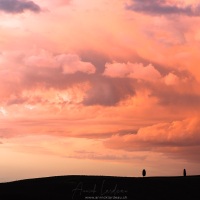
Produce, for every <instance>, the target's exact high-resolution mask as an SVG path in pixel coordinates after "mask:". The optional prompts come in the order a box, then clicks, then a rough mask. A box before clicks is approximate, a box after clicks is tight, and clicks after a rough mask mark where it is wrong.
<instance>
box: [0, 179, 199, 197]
mask: <svg viewBox="0 0 200 200" xmlns="http://www.w3.org/2000/svg"><path fill="white" fill-rule="evenodd" d="M199 187H200V176H188V177H145V178H131V177H109V176H58V177H47V178H37V179H27V180H20V181H14V182H8V183H0V199H66V200H68V199H69V200H70V199H72V200H73V199H74V200H82V199H130V200H139V199H141V200H142V199H148V200H151V199H152V200H155V199H159V200H165V199H166V200H172V199H176V200H177V199H192V200H193V199H200V192H199Z"/></svg>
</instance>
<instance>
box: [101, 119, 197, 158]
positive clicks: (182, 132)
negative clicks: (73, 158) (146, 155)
mask: <svg viewBox="0 0 200 200" xmlns="http://www.w3.org/2000/svg"><path fill="white" fill-rule="evenodd" d="M199 127H200V120H199V118H198V117H196V118H189V119H185V120H182V121H173V122H171V123H159V124H155V125H152V126H147V127H144V128H141V129H139V130H138V132H137V134H127V135H124V136H119V135H113V136H112V138H110V139H108V140H107V141H106V142H105V143H104V144H105V146H106V147H108V148H111V149H123V150H126V151H154V152H161V153H166V154H168V153H169V154H170V155H171V156H174V157H179V156H181V158H185V159H190V158H191V159H193V158H194V157H195V158H197V157H198V160H199V156H198V155H197V154H198V153H197V152H195V150H194V149H200V134H199V131H200V128H199ZM187 149H188V150H190V153H188V154H186V155H185V157H184V153H185V152H187ZM192 149H193V150H194V151H193V154H195V155H196V156H193V157H190V156H189V154H190V155H191V152H192ZM173 152H174V154H175V155H173V154H172V153H173ZM176 152H177V154H176Z"/></svg>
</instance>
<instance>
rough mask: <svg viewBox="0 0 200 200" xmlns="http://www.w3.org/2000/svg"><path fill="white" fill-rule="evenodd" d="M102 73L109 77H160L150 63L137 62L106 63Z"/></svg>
mask: <svg viewBox="0 0 200 200" xmlns="http://www.w3.org/2000/svg"><path fill="white" fill-rule="evenodd" d="M104 75H106V76H110V77H128V78H135V79H138V80H147V81H153V80H158V79H160V78H161V74H160V73H159V71H157V70H156V69H155V68H154V66H152V65H151V64H149V65H147V66H144V65H143V64H141V63H140V64H138V63H135V64H134V63H130V62H128V63H127V64H125V63H112V64H110V63H107V64H106V69H105V71H104Z"/></svg>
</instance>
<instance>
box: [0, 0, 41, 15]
mask: <svg viewBox="0 0 200 200" xmlns="http://www.w3.org/2000/svg"><path fill="white" fill-rule="evenodd" d="M0 10H1V11H4V12H7V13H23V12H24V11H25V10H29V11H32V12H40V11H41V8H40V6H39V5H37V4H36V3H34V2H33V1H26V0H0Z"/></svg>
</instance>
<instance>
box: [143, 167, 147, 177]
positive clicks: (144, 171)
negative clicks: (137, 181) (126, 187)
mask: <svg viewBox="0 0 200 200" xmlns="http://www.w3.org/2000/svg"><path fill="white" fill-rule="evenodd" d="M142 176H143V177H145V176H146V170H145V169H143V170H142Z"/></svg>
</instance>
